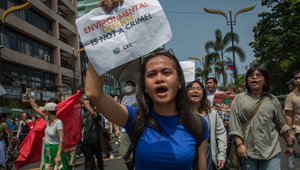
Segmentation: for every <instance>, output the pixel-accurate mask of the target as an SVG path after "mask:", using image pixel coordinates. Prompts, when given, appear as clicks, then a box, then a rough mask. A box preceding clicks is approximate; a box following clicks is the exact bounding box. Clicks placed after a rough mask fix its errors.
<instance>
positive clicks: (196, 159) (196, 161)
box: [124, 114, 205, 170]
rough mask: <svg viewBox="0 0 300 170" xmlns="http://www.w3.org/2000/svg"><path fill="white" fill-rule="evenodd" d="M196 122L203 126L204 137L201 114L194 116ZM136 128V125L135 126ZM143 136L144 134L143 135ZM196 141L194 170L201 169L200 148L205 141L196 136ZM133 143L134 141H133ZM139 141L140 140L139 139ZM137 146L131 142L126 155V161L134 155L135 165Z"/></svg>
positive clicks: (201, 129) (202, 130)
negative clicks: (199, 161)
mask: <svg viewBox="0 0 300 170" xmlns="http://www.w3.org/2000/svg"><path fill="white" fill-rule="evenodd" d="M193 116H194V118H195V120H196V122H197V124H198V125H200V124H201V126H199V127H198V128H199V130H200V131H201V136H203V134H204V130H205V125H204V123H202V122H203V119H204V118H203V117H202V116H201V115H199V114H193ZM134 126H135V124H134ZM141 134H142V133H141ZM141 134H140V135H139V136H138V138H139V137H140V136H141ZM195 139H196V145H195V157H194V161H193V170H198V169H199V164H198V160H199V155H198V148H199V146H200V145H201V143H202V142H203V141H204V140H205V139H204V138H201V139H200V138H198V137H196V136H195ZM132 141H133V140H132ZM137 141H138V139H137ZM135 145H136V143H133V142H131V144H130V146H129V149H128V151H127V153H126V155H125V156H124V160H129V157H130V155H131V154H133V159H132V160H131V162H132V163H133V164H134V163H135V154H134V149H135Z"/></svg>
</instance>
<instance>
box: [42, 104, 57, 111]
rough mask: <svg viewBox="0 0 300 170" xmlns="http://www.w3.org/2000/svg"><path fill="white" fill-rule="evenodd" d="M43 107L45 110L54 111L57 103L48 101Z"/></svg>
mask: <svg viewBox="0 0 300 170" xmlns="http://www.w3.org/2000/svg"><path fill="white" fill-rule="evenodd" d="M44 109H45V110H47V111H56V110H57V105H56V104H55V103H53V102H50V103H47V104H46V105H45V106H44Z"/></svg>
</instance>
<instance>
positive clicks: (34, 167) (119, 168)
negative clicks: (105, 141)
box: [13, 139, 300, 170]
mask: <svg viewBox="0 0 300 170" xmlns="http://www.w3.org/2000/svg"><path fill="white" fill-rule="evenodd" d="M280 141H281V145H282V148H283V149H282V150H283V151H282V153H281V169H282V170H287V157H286V156H285V154H284V148H285V144H284V141H283V139H281V140H280ZM113 148H114V152H113V153H114V155H115V157H114V158H112V159H109V158H105V159H104V169H105V170H126V169H127V168H126V166H125V164H124V161H123V159H122V158H121V157H120V156H119V154H118V146H117V145H113ZM295 148H296V152H297V153H298V155H297V156H296V158H295V169H294V170H300V147H299V146H298V144H296V145H295ZM83 165H84V157H80V158H79V159H78V160H77V162H76V168H75V169H78V170H84V166H83ZM13 169H16V168H15V167H13ZM38 169H39V162H37V163H33V164H29V165H27V166H25V167H23V168H22V169H21V170H38Z"/></svg>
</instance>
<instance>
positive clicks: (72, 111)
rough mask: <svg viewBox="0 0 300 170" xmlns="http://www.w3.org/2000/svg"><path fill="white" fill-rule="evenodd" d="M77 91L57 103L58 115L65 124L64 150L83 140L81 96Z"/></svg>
mask: <svg viewBox="0 0 300 170" xmlns="http://www.w3.org/2000/svg"><path fill="white" fill-rule="evenodd" d="M81 96H82V93H81V92H80V91H79V90H78V91H77V93H76V94H75V95H73V96H71V97H70V98H68V99H67V100H65V101H63V102H61V103H59V104H58V105H57V109H58V112H57V117H58V118H59V119H60V120H61V121H62V122H63V125H64V150H65V151H69V150H70V149H71V148H72V147H73V146H75V145H77V144H78V143H79V142H80V140H81V129H82V118H81V103H80V97H81Z"/></svg>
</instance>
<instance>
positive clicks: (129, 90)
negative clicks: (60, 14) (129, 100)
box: [124, 86, 134, 94]
mask: <svg viewBox="0 0 300 170" xmlns="http://www.w3.org/2000/svg"><path fill="white" fill-rule="evenodd" d="M133 90H134V88H133V87H131V86H125V87H124V92H125V93H126V94H128V93H131V92H132V91H133Z"/></svg>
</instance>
